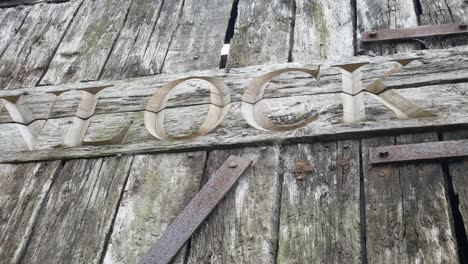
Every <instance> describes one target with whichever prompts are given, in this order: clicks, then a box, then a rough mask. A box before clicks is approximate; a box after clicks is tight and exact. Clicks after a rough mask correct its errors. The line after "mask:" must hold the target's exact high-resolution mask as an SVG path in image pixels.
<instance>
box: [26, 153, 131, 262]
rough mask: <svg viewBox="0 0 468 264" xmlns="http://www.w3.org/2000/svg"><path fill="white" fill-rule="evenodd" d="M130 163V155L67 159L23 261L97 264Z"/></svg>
mask: <svg viewBox="0 0 468 264" xmlns="http://www.w3.org/2000/svg"><path fill="white" fill-rule="evenodd" d="M132 161H133V157H131V156H122V157H112V158H101V159H92V160H86V159H81V160H72V161H67V162H66V163H65V165H64V167H63V169H62V170H61V171H60V173H59V175H58V176H57V178H56V180H55V182H54V185H53V186H52V188H51V190H50V192H49V195H48V199H47V202H46V203H45V204H44V207H43V208H42V210H41V213H40V214H39V217H38V219H37V222H36V224H35V226H34V231H33V234H32V238H31V239H30V241H29V245H28V249H27V251H26V254H25V256H24V259H23V263H63V262H67V263H99V261H100V258H101V257H102V256H101V255H102V254H103V249H104V248H105V245H106V242H107V239H108V236H109V235H110V231H111V228H112V224H113V218H114V214H115V210H116V208H117V206H118V203H119V199H120V197H121V195H122V191H123V189H122V186H123V185H124V183H125V182H126V180H127V177H128V175H129V172H130V167H131V165H132Z"/></svg>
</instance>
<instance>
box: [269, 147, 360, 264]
mask: <svg viewBox="0 0 468 264" xmlns="http://www.w3.org/2000/svg"><path fill="white" fill-rule="evenodd" d="M359 147H360V146H359V141H355V140H354V141H351V140H349V141H339V142H328V143H316V144H295V145H289V146H286V148H285V153H284V154H283V155H284V157H285V158H284V159H285V162H284V170H285V174H284V180H283V188H282V195H281V214H280V215H281V217H280V229H279V232H280V234H279V235H280V236H279V251H278V262H277V263H361V255H360V252H361V244H360V235H361V234H360V226H359V225H360V212H359V172H360V163H359V153H360V152H359Z"/></svg>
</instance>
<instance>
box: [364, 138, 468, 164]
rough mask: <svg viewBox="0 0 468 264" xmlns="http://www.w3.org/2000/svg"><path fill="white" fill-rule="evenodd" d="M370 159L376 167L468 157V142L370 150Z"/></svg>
mask: <svg viewBox="0 0 468 264" xmlns="http://www.w3.org/2000/svg"><path fill="white" fill-rule="evenodd" d="M369 157H370V163H371V164H374V165H379V164H390V163H399V162H416V161H425V160H438V159H451V158H461V157H468V140H452V141H440V142H428V143H419V144H408V145H397V146H382V147H376V148H370V149H369Z"/></svg>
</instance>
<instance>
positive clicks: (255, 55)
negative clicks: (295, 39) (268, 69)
mask: <svg viewBox="0 0 468 264" xmlns="http://www.w3.org/2000/svg"><path fill="white" fill-rule="evenodd" d="M292 20H293V1H281V0H274V1H255V2H252V1H249V0H239V4H238V15H237V21H236V25H235V33H234V37H233V38H232V41H231V47H230V52H229V57H228V61H227V66H228V67H229V68H231V67H244V66H251V65H259V64H271V63H283V62H287V61H288V56H289V43H290V37H291V36H290V35H291V30H292V28H291V25H292Z"/></svg>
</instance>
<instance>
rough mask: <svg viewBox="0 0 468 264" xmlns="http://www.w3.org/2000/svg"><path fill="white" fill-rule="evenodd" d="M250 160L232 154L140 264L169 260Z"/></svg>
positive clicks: (160, 262)
mask: <svg viewBox="0 0 468 264" xmlns="http://www.w3.org/2000/svg"><path fill="white" fill-rule="evenodd" d="M251 163H252V161H251V160H247V159H243V158H241V157H237V156H232V155H231V156H229V158H228V159H227V160H226V161H225V162H224V163H223V165H221V167H220V168H219V169H218V170H217V171H216V172H215V173H214V174H213V175H212V176H211V178H210V180H209V181H208V182H207V183H206V184H205V186H204V187H203V188H202V189H201V190H200V191H199V192H198V193H197V194H196V195H195V197H194V198H193V199H192V201H190V203H189V204H188V205H187V207H185V208H184V210H182V212H181V213H180V214H179V216H178V217H177V218H176V219H175V220H174V222H172V224H171V225H169V227H167V229H166V230H165V232H164V234H162V236H161V237H160V238H159V239H158V241H156V243H155V244H154V245H153V246H152V247H151V249H150V250H149V252H148V254H147V255H145V256H144V257H143V258H142V259H141V261H140V263H141V264H150V263H151V264H155V263H158V264H162V263H169V262H170V261H171V260H172V259H173V258H174V257H175V255H176V254H177V252H178V251H179V250H180V249H181V248H182V247H183V246H184V244H185V242H187V240H188V239H189V238H190V237H191V236H192V234H193V233H194V232H195V231H196V230H197V229H198V227H199V226H200V225H201V224H202V223H203V221H204V220H205V219H206V218H207V217H208V215H209V214H210V213H211V211H212V210H213V209H214V208H215V207H216V205H217V204H218V203H219V201H221V199H222V198H223V197H224V196H225V195H226V193H227V192H228V191H229V190H230V189H231V187H232V186H233V185H234V183H235V182H236V181H237V179H238V178H239V177H240V176H241V175H242V173H243V172H244V171H245V170H246V169H247V168H248V167H249V166H250V164H251Z"/></svg>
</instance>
